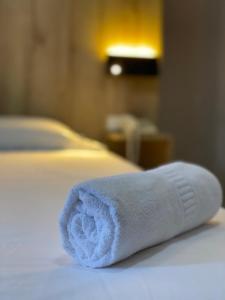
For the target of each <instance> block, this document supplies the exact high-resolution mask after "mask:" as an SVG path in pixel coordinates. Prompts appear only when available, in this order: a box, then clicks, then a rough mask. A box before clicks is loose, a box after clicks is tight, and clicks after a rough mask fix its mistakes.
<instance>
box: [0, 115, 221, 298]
mask: <svg viewBox="0 0 225 300" xmlns="http://www.w3.org/2000/svg"><path fill="white" fill-rule="evenodd" d="M18 121H19V120H14V121H13V122H14V126H13V125H10V126H11V131H13V132H14V134H15V128H16V129H17V130H18V128H19V126H18ZM45 121H46V120H45ZM5 122H6V120H4V122H3V123H4V124H5ZM29 122H30V121H29ZM29 122H28V123H26V124H23V126H21V128H20V130H19V131H18V132H17V134H16V136H19V135H20V134H21V131H23V130H24V128H26V130H27V128H32V134H31V136H33V138H34V140H35V141H36V140H37V136H36V135H38V136H39V137H41V136H44V133H43V130H44V129H43V128H44V127H45V126H43V127H42V129H40V127H39V126H37V124H36V127H35V126H33V125H32V124H31V123H32V122H31V123H29ZM39 122H40V123H42V124H43V122H44V120H39ZM49 122H50V121H49ZM11 123H12V122H11ZM11 123H10V124H11ZM19 123H20V122H19ZM34 123H35V122H34ZM48 125H49V124H48ZM58 125H59V124H58ZM10 126H9V123H8V125H7V126H6V125H5V130H6V129H7V130H9V127H10ZM32 126H33V127H32ZM2 127H4V126H2ZM34 127H35V128H36V129H35V130H36V131H35V130H34ZM47 127H48V126H47ZM53 127H54V126H53ZM0 128H1V121H0ZM54 130H56V128H55V129H54ZM54 130H53V131H54ZM64 130H65V128H64ZM66 130H68V129H66ZM56 131H57V132H58V131H59V132H61V131H63V129H62V128H61V129H60V128H58V129H57V130H56ZM26 132H27V131H26ZM64 133H65V132H64ZM4 134H5V136H8V135H9V134H10V132H9V131H7V134H6V133H5V131H4V130H3V131H2V132H1V129H0V136H2V137H4ZM45 134H46V136H47V135H50V136H52V132H51V130H50V131H48V133H46V132H45ZM26 135H27V134H26ZM26 135H25V136H26ZM59 135H60V134H59ZM62 135H63V134H62ZM46 136H45V139H44V143H43V141H42V143H43V144H42V143H41V142H40V140H41V138H40V140H39V146H40V147H39V148H38V146H37V144H35V145H28V144H27V143H31V140H32V139H31V138H30V139H29V140H28V141H26V142H25V140H23V143H22V142H21V138H18V140H19V145H18V144H17V145H16V144H14V145H12V144H11V145H8V144H7V143H8V142H7V141H6V138H5V141H4V142H3V140H4V138H3V139H2V144H4V147H3V146H2V151H1V152H0V166H1V173H0V194H1V198H0V236H1V239H0V299H4V300H14V299H16V300H20V299H21V300H28V299H29V300H31V299H32V300H33V299H63V300H64V299H66V300H67V299H76V300H81V299H84V300H88V299H98V300H103V299H113V300H114V299H116V300H118V299H130V300H131V299H143V300H145V299H148V300H152V299H154V300H164V299H165V300H170V299H172V300H176V299H182V300H186V299H198V300H199V299H212V300H217V299H218V300H220V299H221V300H224V299H225V251H224V248H225V210H224V209H221V210H220V211H219V213H218V214H217V215H216V216H215V217H214V218H213V220H211V221H210V222H209V223H208V224H206V225H204V226H202V227H199V228H197V229H195V230H193V231H191V232H188V233H186V234H184V235H182V236H180V237H177V238H176V239H173V240H172V241H169V242H167V243H164V244H161V245H159V246H156V247H153V248H151V249H147V250H144V251H142V252H140V253H138V254H136V255H134V256H132V257H131V258H129V259H127V260H125V261H123V262H120V263H118V264H115V265H114V266H112V267H110V268H103V269H89V268H83V267H81V266H79V265H78V263H77V262H74V261H72V259H71V258H70V257H69V256H68V255H67V254H66V253H65V252H64V250H63V249H62V247H61V242H60V236H59V228H58V216H59V213H60V210H61V209H62V207H63V205H64V202H65V199H66V197H67V194H68V191H69V189H70V188H71V186H72V185H74V184H75V183H78V182H81V181H83V180H86V179H90V178H94V177H101V176H106V175H112V174H119V173H126V172H137V171H139V168H138V167H136V166H134V165H132V164H130V163H129V162H127V161H125V160H123V159H121V158H119V157H117V156H115V155H114V154H112V153H110V152H109V151H107V149H105V148H104V147H103V146H102V145H101V144H98V143H95V142H93V143H92V141H90V140H86V139H85V138H83V137H80V136H78V135H76V136H74V135H73V133H71V135H70V134H69V132H67V135H64V137H63V139H64V141H63V142H62V141H61V142H60V143H59V144H60V145H58V146H57V142H55V139H54V138H55V137H56V136H57V134H56V136H54V138H53V139H52V140H51V139H50V137H49V136H48V137H47V138H46ZM65 136H67V138H68V139H69V143H68V141H67V138H65ZM75 137H76V139H75ZM57 138H58V139H60V138H59V136H57ZM74 139H75V140H74ZM14 140H16V138H14ZM50 140H51V145H53V144H54V143H55V144H54V147H53V146H51V147H50V148H51V149H48V147H47V141H50ZM53 141H54V143H53ZM65 141H66V142H65ZM7 145H8V146H7ZM22 145H24V146H22ZM43 145H45V146H43ZM9 146H10V147H9ZM0 148H1V142H0Z"/></svg>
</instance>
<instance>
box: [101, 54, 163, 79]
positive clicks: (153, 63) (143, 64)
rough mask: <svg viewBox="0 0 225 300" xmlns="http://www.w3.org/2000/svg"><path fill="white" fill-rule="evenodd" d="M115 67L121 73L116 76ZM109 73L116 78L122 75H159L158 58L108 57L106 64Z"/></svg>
mask: <svg viewBox="0 0 225 300" xmlns="http://www.w3.org/2000/svg"><path fill="white" fill-rule="evenodd" d="M113 66H117V68H116V69H119V67H120V70H121V72H119V74H114V73H113V72H112V70H114V68H113ZM106 68H107V73H108V74H110V75H114V76H121V75H158V60H157V58H155V57H153V58H147V57H143V58H142V57H125V56H108V57H107V63H106Z"/></svg>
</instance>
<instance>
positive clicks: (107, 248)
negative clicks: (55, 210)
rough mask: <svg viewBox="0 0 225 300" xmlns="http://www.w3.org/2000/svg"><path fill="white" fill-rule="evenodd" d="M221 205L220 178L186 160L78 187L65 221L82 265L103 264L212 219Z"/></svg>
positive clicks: (69, 244)
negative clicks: (185, 161)
mask: <svg viewBox="0 0 225 300" xmlns="http://www.w3.org/2000/svg"><path fill="white" fill-rule="evenodd" d="M221 203H222V189H221V186H220V183H219V182H218V180H217V178H216V177H215V176H214V175H213V174H212V173H210V172H209V171H207V170H206V169H204V168H202V167H199V166H196V165H193V164H188V163H183V162H176V163H171V164H168V165H165V166H162V167H159V168H156V169H154V170H151V171H145V172H139V173H133V174H124V175H118V176H113V177H106V178H100V179H95V180H91V181H88V182H85V183H81V184H79V185H78V186H75V187H74V188H73V189H72V190H71V192H70V195H69V197H68V200H67V202H66V204H65V207H64V210H63V212H62V215H61V219H60V226H61V232H62V238H63V245H64V248H65V249H66V250H67V252H68V253H69V254H70V255H71V256H73V257H74V258H75V259H77V260H78V261H79V262H80V264H81V265H84V266H89V267H94V268H95V267H104V266H109V265H111V264H113V263H115V262H118V261H120V260H122V259H124V258H126V257H128V256H130V255H132V254H134V253H136V252H137V251H139V250H142V249H144V248H146V247H150V246H153V245H156V244H158V243H161V242H163V241H166V240H168V239H170V238H172V237H174V236H176V235H178V234H180V233H182V232H185V231H187V230H190V229H193V228H195V227H197V226H199V225H201V224H203V223H204V222H206V221H208V220H209V219H210V218H211V217H212V216H213V215H214V214H215V213H216V212H217V211H218V209H219V207H220V205H221Z"/></svg>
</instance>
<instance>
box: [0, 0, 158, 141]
mask: <svg viewBox="0 0 225 300" xmlns="http://www.w3.org/2000/svg"><path fill="white" fill-rule="evenodd" d="M160 28H161V1H160V0H126V1H120V0H91V1H90V0H80V1H77V0H20V1H15V0H0V113H1V114H26V115H42V116H49V117H54V118H57V119H59V120H61V121H63V122H65V123H67V124H68V125H70V126H71V127H73V128H74V129H76V130H78V131H80V132H82V133H84V134H86V135H88V136H90V137H96V138H101V137H102V135H103V132H104V122H105V118H106V116H107V114H108V113H119V112H131V113H134V114H136V115H137V116H145V117H148V118H150V119H152V120H153V121H155V120H156V119H157V107H158V80H156V79H149V78H147V79H146V78H136V79H127V78H110V77H109V76H107V75H106V74H105V70H104V68H105V66H104V55H103V54H104V51H105V48H106V47H107V46H109V45H110V43H118V42H123V41H124V42H127V43H131V42H132V43H142V42H143V41H144V42H147V43H149V44H151V45H152V46H153V47H155V48H156V49H158V50H159V51H160V47H161V41H160V37H161V35H160Z"/></svg>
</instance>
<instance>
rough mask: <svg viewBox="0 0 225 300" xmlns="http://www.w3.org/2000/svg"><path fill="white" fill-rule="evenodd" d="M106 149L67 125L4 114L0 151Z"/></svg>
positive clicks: (0, 133) (50, 120)
mask: <svg viewBox="0 0 225 300" xmlns="http://www.w3.org/2000/svg"><path fill="white" fill-rule="evenodd" d="M71 148H72V149H95V150H98V149H103V148H104V146H103V145H102V144H101V143H98V142H96V141H93V140H90V139H87V138H85V137H82V136H81V135H79V134H77V133H75V132H73V131H72V130H71V129H70V128H69V127H67V126H66V125H64V124H62V123H60V122H58V121H55V120H52V119H47V118H39V117H22V116H21V117H20V116H9V117H8V116H7V117H5V116H4V117H0V150H54V149H55V150H56V149H71Z"/></svg>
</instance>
